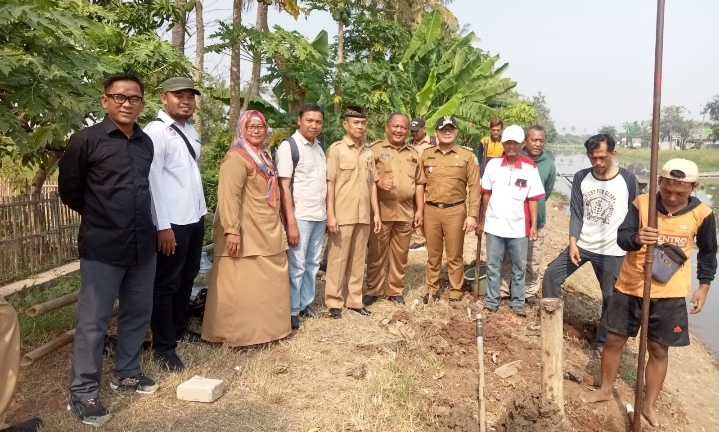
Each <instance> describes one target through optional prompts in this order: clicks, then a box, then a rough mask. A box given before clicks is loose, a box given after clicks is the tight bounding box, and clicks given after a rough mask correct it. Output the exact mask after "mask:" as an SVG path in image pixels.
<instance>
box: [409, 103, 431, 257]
mask: <svg viewBox="0 0 719 432" xmlns="http://www.w3.org/2000/svg"><path fill="white" fill-rule="evenodd" d="M409 130H410V132H411V133H412V140H411V141H410V144H409V145H410V146H412V147H414V148H415V150H417V153H418V154H419V155H420V156H421V155H422V152H423V151H424V149H426V148H429V147H432V146H436V145H437V140H436V138H435V137H431V136H429V135H427V127H426V125H425V122H424V119H423V118H422V117H417V118H415V119H414V120H412V123H410V125H409ZM422 200H423V201H424V198H422ZM426 244H427V240H425V238H424V227H422V226H421V225H420V226H418V227H415V229H414V235H413V236H412V244H411V245H410V246H409V250H410V251H422V250H425V245H426Z"/></svg>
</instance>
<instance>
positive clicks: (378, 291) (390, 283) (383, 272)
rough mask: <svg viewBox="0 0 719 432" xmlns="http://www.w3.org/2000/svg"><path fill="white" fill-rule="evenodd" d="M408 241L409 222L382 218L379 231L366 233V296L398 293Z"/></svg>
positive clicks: (409, 239)
mask: <svg viewBox="0 0 719 432" xmlns="http://www.w3.org/2000/svg"><path fill="white" fill-rule="evenodd" d="M411 240H412V222H399V221H387V222H385V221H382V230H381V231H380V232H379V234H375V233H374V232H370V235H369V251H368V253H367V294H368V295H371V296H381V295H383V294H386V295H387V296H388V297H394V296H400V295H402V291H403V290H404V271H405V267H407V258H408V257H409V243H410V241H411ZM388 258H389V268H388V266H387V261H388ZM385 282H386V283H387V289H386V291H385Z"/></svg>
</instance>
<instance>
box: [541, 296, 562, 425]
mask: <svg viewBox="0 0 719 432" xmlns="http://www.w3.org/2000/svg"><path fill="white" fill-rule="evenodd" d="M540 313H541V320H542V336H541V347H542V351H541V355H542V406H547V405H548V404H552V403H554V404H556V405H557V407H559V409H560V412H561V413H562V417H564V368H563V364H564V337H563V334H562V324H563V318H564V301H563V300H561V299H557V298H545V299H542V301H541V308H540Z"/></svg>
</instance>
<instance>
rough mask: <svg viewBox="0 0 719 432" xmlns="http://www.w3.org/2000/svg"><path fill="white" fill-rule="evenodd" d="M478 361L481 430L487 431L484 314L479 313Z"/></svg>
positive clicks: (477, 318)
mask: <svg viewBox="0 0 719 432" xmlns="http://www.w3.org/2000/svg"><path fill="white" fill-rule="evenodd" d="M476 321H477V361H478V362H479V372H478V373H479V384H478V385H477V399H479V432H486V431H487V406H486V403H487V402H486V401H485V400H484V336H483V334H482V333H483V332H482V314H477V316H476Z"/></svg>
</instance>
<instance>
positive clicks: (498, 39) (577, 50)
mask: <svg viewBox="0 0 719 432" xmlns="http://www.w3.org/2000/svg"><path fill="white" fill-rule="evenodd" d="M204 4H205V23H206V27H207V29H206V31H205V33H206V38H207V39H208V41H207V42H206V43H211V42H210V40H209V39H210V35H211V34H212V33H213V29H216V28H217V21H220V20H225V21H230V20H231V18H232V0H205V3H204ZM449 8H450V10H451V11H452V12H453V13H454V14H455V16H457V17H459V21H460V24H461V25H464V24H468V25H469V28H470V30H472V31H474V32H475V34H476V35H477V36H478V37H479V39H480V41H479V42H478V43H477V44H476V45H477V46H478V47H480V48H482V49H483V50H485V51H489V52H490V53H492V54H499V55H500V62H502V63H505V62H506V63H509V65H510V66H509V69H508V70H507V72H505V76H507V77H509V78H512V79H513V80H515V81H516V82H517V83H518V84H517V88H516V90H517V91H518V92H519V93H521V94H523V95H525V96H532V95H535V94H537V93H539V92H542V93H543V94H544V95H545V97H546V100H547V104H548V106H549V109H550V110H551V114H552V117H553V118H554V121H555V124H556V127H557V130H558V131H559V132H560V133H561V132H563V129H564V128H566V131H567V132H569V131H570V129H571V128H572V127H575V128H576V132H577V133H594V132H596V131H597V129H599V128H600V127H601V126H604V125H613V126H620V125H621V124H622V123H624V122H626V121H633V120H648V119H650V118H651V113H652V89H653V82H654V79H653V74H654V43H655V24H656V1H654V0H602V1H596V0H545V1H536V0H454V1H453V2H452V4H451V5H450V6H449ZM717 17H719V1H716V0H681V1H680V0H668V1H667V7H666V13H665V32H664V62H663V79H662V105H681V106H684V107H686V109H687V110H688V111H689V114H688V115H689V116H690V117H692V118H694V119H697V120H701V119H702V116H701V114H700V111H701V108H703V106H704V105H705V104H706V103H707V102H708V101H709V100H710V99H711V98H712V97H713V96H714V95H719V79H718V78H717V77H718V76H719V49H717V41H719V26H717V24H716V21H717ZM254 21H255V11H254V7H253V8H252V9H250V10H249V11H247V12H245V13H243V23H245V24H246V25H248V24H253V23H254ZM268 21H269V25H270V28H272V26H274V25H279V26H281V27H283V28H285V29H288V30H296V31H298V32H300V33H301V34H303V35H305V36H306V37H307V38H308V39H310V40H311V39H313V38H314V36H315V35H317V33H318V32H319V31H320V30H322V29H324V30H327V32H328V33H329V35H330V38H331V40H332V39H333V38H334V37H336V35H337V26H336V23H335V22H334V21H333V20H332V18H331V17H330V15H329V14H328V13H325V12H312V14H311V15H310V16H309V17H307V18H305V17H304V16H300V18H299V20H297V21H295V20H294V19H293V18H292V17H291V16H290V15H289V14H287V13H280V12H278V11H277V10H276V9H273V8H271V9H270V13H269V17H268ZM190 25H193V23H192V22H191V23H190ZM193 38H194V34H193V35H191V36H190V40H189V41H188V49H187V54H188V55H189V56H190V58H194V57H193V56H194V53H193V51H194V42H193V41H192V39H193ZM711 41H714V42H713V43H712V42H711ZM205 68H206V69H207V70H208V71H210V72H211V73H213V74H215V75H218V76H223V77H228V76H229V54H208V55H207V56H206V59H205ZM250 73H251V65H250V64H249V63H248V62H244V63H243V64H242V67H241V75H242V78H241V79H242V81H243V82H246V81H248V80H249V78H250Z"/></svg>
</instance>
